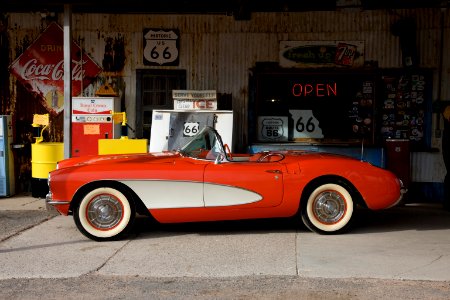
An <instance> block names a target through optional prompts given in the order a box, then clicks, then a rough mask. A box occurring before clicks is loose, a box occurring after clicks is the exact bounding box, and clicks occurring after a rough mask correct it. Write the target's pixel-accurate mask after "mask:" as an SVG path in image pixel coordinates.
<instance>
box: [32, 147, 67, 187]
mask: <svg viewBox="0 0 450 300" xmlns="http://www.w3.org/2000/svg"><path fill="white" fill-rule="evenodd" d="M63 159H64V143H39V144H36V143H35V144H31V177H33V178H43V179H47V177H48V173H49V172H50V171H53V170H55V169H56V163H57V162H58V161H60V160H63Z"/></svg>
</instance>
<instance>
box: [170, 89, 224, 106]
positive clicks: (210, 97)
mask: <svg viewBox="0 0 450 300" xmlns="http://www.w3.org/2000/svg"><path fill="white" fill-rule="evenodd" d="M172 97H173V101H174V104H173V106H174V109H179V110H217V92H216V91H215V90H173V91H172Z"/></svg>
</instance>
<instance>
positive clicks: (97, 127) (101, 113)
mask: <svg viewBox="0 0 450 300" xmlns="http://www.w3.org/2000/svg"><path fill="white" fill-rule="evenodd" d="M119 110H120V99H119V98H117V97H74V98H72V156H73V157H77V156H82V155H97V154H98V141H99V140H100V139H117V138H119V137H120V132H121V128H120V127H121V126H120V124H117V123H115V122H114V111H119Z"/></svg>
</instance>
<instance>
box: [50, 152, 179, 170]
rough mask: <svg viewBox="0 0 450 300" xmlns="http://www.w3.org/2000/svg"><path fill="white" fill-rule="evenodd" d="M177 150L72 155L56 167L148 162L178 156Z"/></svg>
mask: <svg viewBox="0 0 450 300" xmlns="http://www.w3.org/2000/svg"><path fill="white" fill-rule="evenodd" d="M179 156H180V154H179V153H178V152H159V153H142V154H115V155H98V156H97V155H86V156H80V157H72V158H68V159H65V160H62V161H59V162H58V169H63V168H68V167H73V166H77V165H85V164H89V165H93V164H111V163H122V162H135V163H141V162H142V163H149V162H153V161H155V162H156V161H158V162H159V161H161V160H165V159H168V158H169V159H170V158H175V157H179Z"/></svg>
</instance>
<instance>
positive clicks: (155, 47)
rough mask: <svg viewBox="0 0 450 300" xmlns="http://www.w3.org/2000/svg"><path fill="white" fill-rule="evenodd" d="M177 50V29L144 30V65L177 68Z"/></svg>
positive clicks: (178, 43)
mask: <svg viewBox="0 0 450 300" xmlns="http://www.w3.org/2000/svg"><path fill="white" fill-rule="evenodd" d="M179 48H180V32H179V30H178V29H169V30H163V29H152V28H146V29H144V65H147V66H178V64H179V56H178V53H179V50H178V49H179Z"/></svg>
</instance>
